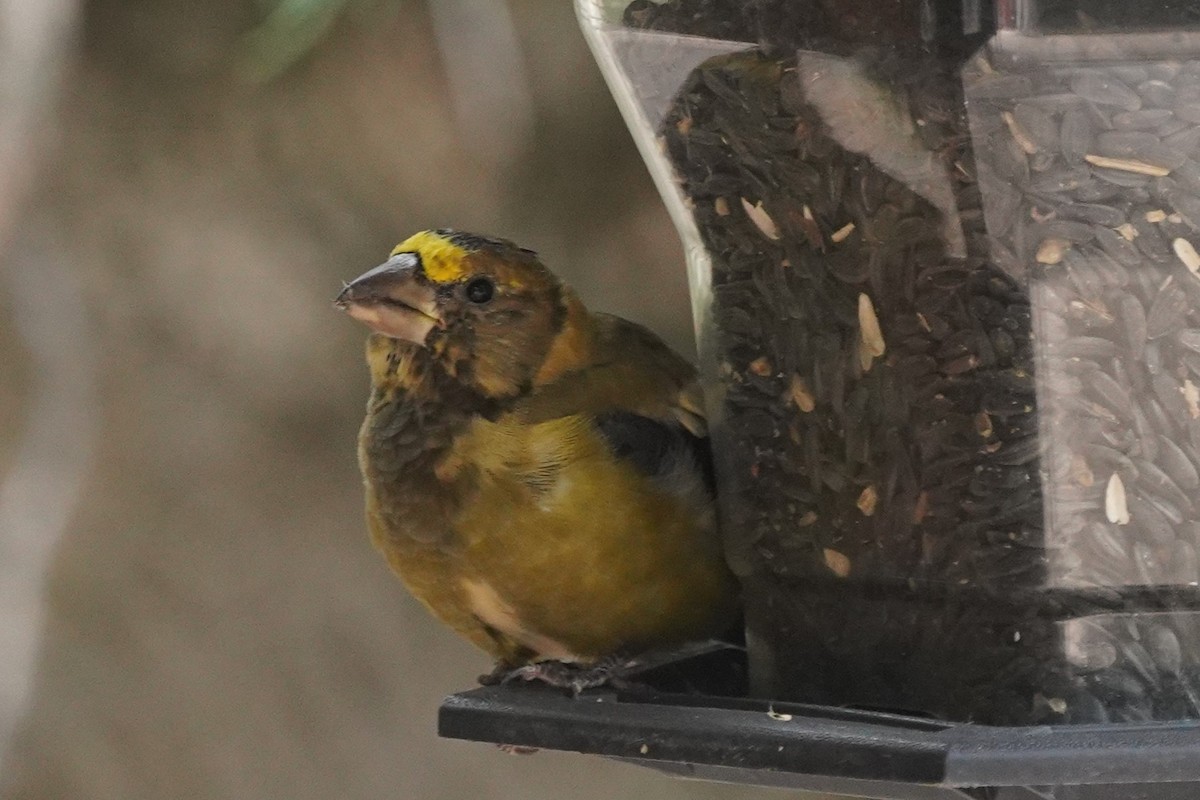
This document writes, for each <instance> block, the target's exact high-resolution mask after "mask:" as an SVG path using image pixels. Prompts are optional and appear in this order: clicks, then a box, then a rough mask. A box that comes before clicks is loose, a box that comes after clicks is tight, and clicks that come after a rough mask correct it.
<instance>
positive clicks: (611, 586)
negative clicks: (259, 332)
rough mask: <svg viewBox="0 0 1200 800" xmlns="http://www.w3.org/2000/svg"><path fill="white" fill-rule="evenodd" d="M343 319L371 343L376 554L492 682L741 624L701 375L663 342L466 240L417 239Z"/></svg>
mask: <svg viewBox="0 0 1200 800" xmlns="http://www.w3.org/2000/svg"><path fill="white" fill-rule="evenodd" d="M336 304H337V305H338V306H339V307H340V308H342V309H344V310H345V311H346V312H348V313H349V314H350V316H351V317H353V318H355V319H357V320H359V321H360V322H363V323H364V324H365V325H366V326H367V327H368V328H370V329H371V331H372V333H371V335H370V337H369V338H368V340H367V363H368V365H369V367H370V373H371V396H370V400H369V402H368V404H367V417H366V420H365V421H364V423H363V426H362V429H361V432H360V434H359V451H358V452H359V464H360V466H361V468H362V472H363V476H364V481H365V484H366V494H367V525H368V528H369V530H370V534H371V539H372V541H373V542H374V543H375V546H376V547H378V548H379V550H380V551H382V552H383V554H384V556H386V558H387V560H388V563H389V564H390V565H391V567H392V569H393V570H395V572H396V573H397V574H398V575H399V576H400V578H401V579H402V580H403V581H404V583H405V585H406V586H407V587H408V589H409V590H410V591H411V592H412V593H413V594H414V595H415V596H416V597H417V598H418V599H419V600H420V601H421V602H422V603H424V604H425V605H426V606H427V607H428V608H429V610H430V611H432V612H433V614H434V615H435V616H436V617H437V618H439V619H440V620H442V621H443V622H445V623H446V624H447V625H449V626H450V627H452V628H453V629H454V630H456V631H458V632H459V633H460V634H462V635H463V636H465V637H466V638H467V639H469V640H471V641H472V642H474V643H475V644H476V645H478V646H479V647H481V648H483V649H484V650H486V651H487V652H488V653H490V654H491V655H492V656H494V657H495V658H496V659H497V671H496V672H494V673H493V675H501V674H504V671H505V670H517V669H519V668H521V667H522V666H523V665H531V664H536V665H542V664H546V663H550V662H564V663H566V664H574V665H579V668H584V667H587V666H588V665H595V664H597V663H601V662H603V661H604V660H605V659H613V658H615V657H624V656H636V655H637V654H639V653H642V652H647V651H654V650H658V651H661V650H663V649H669V648H672V647H675V646H678V645H682V644H684V643H687V642H692V641H696V640H704V639H709V638H711V637H714V636H717V635H719V634H721V633H722V632H723V631H724V630H726V629H727V627H728V626H729V624H730V623H731V622H732V621H733V620H734V618H735V616H736V612H737V591H736V583H735V580H734V578H733V576H732V574H731V573H730V572H729V570H728V568H727V566H726V564H725V561H724V559H723V557H722V552H721V546H720V542H719V540H718V536H717V531H716V522H715V513H714V508H713V500H712V473H711V466H710V463H709V453H708V442H707V439H706V438H705V437H706V428H705V418H704V412H703V411H702V406H701V397H700V392H699V388H698V385H697V383H696V374H695V370H694V369H693V368H692V366H691V365H690V364H688V363H687V362H686V361H685V360H684V359H683V358H681V357H680V356H678V355H677V354H676V353H674V352H672V351H671V350H670V349H669V348H668V347H667V346H666V345H665V344H664V343H663V342H662V341H661V340H660V339H659V338H658V337H657V336H655V335H654V334H652V333H651V332H649V331H648V330H646V329H645V328H643V327H641V326H639V325H635V324H633V323H632V322H627V321H625V320H623V319H619V318H617V317H613V316H609V315H607V314H595V313H591V312H589V311H588V310H587V309H586V308H585V307H584V305H583V303H581V302H580V301H579V298H578V297H576V295H575V294H574V292H572V291H571V289H569V288H568V287H567V286H566V285H565V284H564V283H563V282H562V281H560V280H559V279H558V278H556V277H555V276H554V274H553V273H551V272H550V271H549V270H548V269H547V268H546V267H544V266H543V265H542V263H541V262H540V261H539V260H538V257H537V255H536V254H535V253H533V252H531V251H529V250H525V249H522V248H520V247H518V246H517V245H515V244H513V243H512V242H509V241H505V240H502V239H492V238H487V237H483V236H475V235H471V234H466V233H460V232H456V231H451V230H437V231H424V232H421V233H418V234H416V235H415V236H412V237H411V238H409V239H407V240H406V241H404V242H403V243H401V244H400V245H398V246H397V247H396V248H395V249H394V250H393V251H392V254H391V257H390V258H389V259H388V260H387V261H386V262H385V263H383V264H381V265H380V266H378V267H376V268H375V269H372V270H370V271H369V272H367V273H365V274H363V275H362V276H360V277H358V278H356V279H355V280H354V281H352V282H351V283H349V284H347V285H346V287H345V288H344V290H343V291H342V293H341V294H340V295H339V296H338V298H337V301H336ZM524 668H525V670H526V671H528V670H529V669H530V667H528V666H525V667H524ZM535 669H537V668H536V667H535ZM528 676H529V675H528V672H527V673H526V674H524V675H523V677H528ZM537 677H540V678H543V679H544V678H545V677H546V675H545V674H543V673H539V674H537ZM574 685H576V687H578V685H579V684H578V683H576V684H574Z"/></svg>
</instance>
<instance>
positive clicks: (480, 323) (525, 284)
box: [335, 230, 586, 400]
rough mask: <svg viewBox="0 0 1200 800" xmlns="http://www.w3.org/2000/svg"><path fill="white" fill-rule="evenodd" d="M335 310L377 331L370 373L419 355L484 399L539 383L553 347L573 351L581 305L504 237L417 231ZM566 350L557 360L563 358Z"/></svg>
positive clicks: (340, 299) (357, 283) (351, 285)
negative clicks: (402, 357) (409, 355)
mask: <svg viewBox="0 0 1200 800" xmlns="http://www.w3.org/2000/svg"><path fill="white" fill-rule="evenodd" d="M335 303H336V305H337V306H338V307H339V308H341V309H343V310H345V311H346V312H347V313H348V314H350V316H351V317H353V318H354V319H357V320H359V321H360V322H362V323H364V324H365V325H366V326H367V327H368V328H370V329H371V330H372V331H373V332H374V333H373V335H372V337H371V341H370V343H369V345H368V350H367V352H368V359H369V360H370V361H371V362H372V363H371V371H372V374H373V375H375V376H376V377H377V378H378V377H379V376H383V375H386V374H387V372H388V370H389V368H390V369H391V370H392V371H394V370H395V364H396V363H397V361H398V360H399V354H401V353H403V352H405V351H406V350H408V351H412V350H414V349H418V350H420V351H423V352H424V353H425V354H426V355H427V356H428V358H429V359H430V360H431V361H432V362H433V363H434V365H436V367H437V368H438V370H439V372H441V373H442V374H444V375H446V376H448V377H449V378H451V379H453V380H454V381H456V382H458V383H459V384H461V385H463V386H464V387H466V388H468V389H471V390H472V391H474V392H477V393H478V394H480V395H482V396H483V397H485V398H488V399H491V400H503V399H506V398H512V397H515V396H517V395H519V394H521V393H522V392H524V391H527V390H528V389H529V388H530V387H532V386H533V385H535V384H536V383H538V382H539V378H543V377H544V375H545V371H546V368H547V361H548V360H550V361H555V360H561V359H551V358H550V355H551V351H552V350H555V349H562V348H563V347H564V346H565V347H566V348H567V350H569V351H574V350H578V349H579V347H578V345H579V343H578V342H574V343H572V341H568V340H575V339H579V338H580V332H578V331H575V332H574V333H573V334H572V335H568V334H569V333H570V332H571V331H573V330H574V328H576V327H578V326H576V325H573V324H572V321H573V320H576V319H578V318H583V317H586V312H584V311H583V308H582V306H581V305H579V301H578V300H576V299H575V298H574V295H573V294H572V293H571V292H570V290H569V289H567V287H566V286H565V285H564V284H563V283H562V282H561V281H559V280H558V278H556V277H555V276H554V274H553V273H551V272H550V270H548V269H546V267H544V266H543V265H542V263H541V262H540V261H539V260H538V258H537V255H536V254H535V253H533V252H532V251H530V250H525V249H523V248H521V247H518V246H517V245H515V244H513V243H512V242H509V241H506V240H504V239H492V238H488V237H484V236H476V235H472V234H467V233H461V232H458V231H452V230H436V231H422V232H421V233H418V234H415V235H414V236H411V237H409V238H408V239H406V240H405V241H403V242H401V243H400V244H398V245H396V247H395V248H394V249H393V250H392V253H391V255H390V257H389V258H388V260H387V261H385V262H384V263H383V264H380V265H379V266H378V267H375V268H374V269H372V270H369V271H368V272H365V273H363V274H362V275H360V276H359V277H357V278H355V279H354V280H353V281H351V282H350V283H348V284H347V285H346V287H345V288H344V289H343V290H342V292H341V294H339V295H338V297H337V300H336V301H335ZM568 356H569V353H567V354H564V356H563V357H568Z"/></svg>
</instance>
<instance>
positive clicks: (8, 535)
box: [0, 0, 92, 756]
mask: <svg viewBox="0 0 1200 800" xmlns="http://www.w3.org/2000/svg"><path fill="white" fill-rule="evenodd" d="M78 10H79V9H78V6H77V4H76V2H74V0H0V289H4V290H7V292H6V294H8V296H9V300H10V302H11V303H12V305H11V308H8V309H6V312H7V314H8V316H9V319H10V320H11V322H12V323H13V324H15V326H16V328H17V333H18V335H19V336H20V338H21V340H22V342H23V344H24V345H25V346H26V347H27V348H28V350H29V352H30V355H31V356H32V358H33V361H34V363H35V374H36V375H37V376H38V378H37V381H38V385H37V386H36V387H35V389H34V393H33V397H32V398H31V402H30V403H29V405H28V408H29V413H28V418H27V420H26V423H27V425H26V429H25V431H24V432H23V433H24V435H23V438H22V441H21V444H20V446H19V448H18V450H17V455H16V459H15V462H14V463H13V464H12V466H11V469H10V470H9V471H8V473H7V474H6V475H5V476H3V477H4V480H2V481H0V653H2V654H3V658H2V659H0V756H3V754H4V751H5V750H6V749H7V746H8V743H9V740H10V738H11V736H12V733H13V731H14V729H15V727H16V724H17V721H18V719H19V718H20V716H21V714H22V713H23V712H24V710H25V707H26V704H27V703H28V700H29V695H30V691H31V686H32V683H33V669H34V664H35V662H36V659H37V652H38V647H39V642H40V640H41V630H42V584H43V581H44V578H45V573H46V568H47V566H48V564H49V561H50V557H51V553H52V552H53V548H54V547H55V545H56V544H57V541H58V538H59V536H60V535H61V534H62V531H63V528H64V527H65V525H66V520H67V518H68V516H69V515H70V513H71V511H72V509H73V508H74V505H75V501H76V499H77V498H78V494H79V492H78V490H79V486H80V483H81V482H82V476H83V474H84V471H85V465H86V463H87V460H88V455H87V454H88V453H89V452H90V443H91V440H92V439H91V432H92V430H91V427H90V425H89V424H81V425H76V424H75V423H76V422H79V420H80V419H82V418H83V417H86V418H87V419H88V420H90V419H91V417H90V412H89V410H88V409H83V410H82V411H80V408H79V406H78V405H77V404H78V403H90V402H91V396H90V392H91V390H92V381H91V373H90V372H89V371H88V367H89V364H88V363H84V364H79V363H77V362H76V361H75V360H74V359H75V358H84V357H86V355H90V348H88V346H87V343H88V342H90V341H91V337H90V335H89V332H88V331H86V330H85V329H84V328H85V322H84V321H83V320H84V318H83V316H82V314H81V313H80V305H81V302H76V301H77V300H78V299H79V294H80V293H78V292H76V291H74V290H75V289H76V288H77V285H76V283H75V282H74V276H73V275H72V274H71V273H70V270H69V269H67V268H65V267H63V266H62V265H61V264H57V263H29V262H28V260H22V259H20V258H16V257H14V255H13V253H12V252H11V247H10V245H11V242H12V238H13V237H12V235H11V234H12V232H13V230H14V228H15V223H16V221H17V218H18V216H19V214H20V209H21V204H22V201H23V200H24V198H25V196H26V194H27V192H28V190H29V186H30V184H31V182H32V178H33V176H34V174H35V173H36V170H37V168H38V165H39V163H40V160H41V157H42V156H44V155H45V153H44V152H43V151H44V150H45V149H46V148H45V145H46V144H47V142H48V141H52V137H48V136H46V135H45V133H46V132H47V129H46V124H45V123H46V120H47V117H48V116H49V113H50V110H51V108H52V104H53V101H54V99H55V97H56V95H57V90H58V88H59V81H60V78H61V77H62V74H63V71H64V70H63V68H64V65H65V63H66V60H67V54H68V52H69V44H70V42H71V38H72V35H73V33H74V30H75V22H76V19H77V15H78ZM47 281H49V282H50V283H47ZM47 286H53V287H54V291H53V292H51V293H47V291H46V287H47ZM64 336H66V337H67V338H66V339H65V340H64V338H63V337H64ZM75 339H78V340H79V341H78V342H77V341H75ZM81 343H82V344H83V345H84V349H85V351H87V353H86V354H82V353H81V354H76V353H75V352H74V351H75V349H76V347H77V345H79V344H81ZM50 349H52V350H53V353H48V350H50ZM64 355H65V356H66V358H63V357H62V356H64ZM89 363H90V362H89ZM77 368H82V369H84V373H83V374H75V373H74V372H73V370H75V369H77ZM63 370H66V373H64V372H63ZM77 412H78V413H77ZM79 414H82V415H83V417H80V416H79Z"/></svg>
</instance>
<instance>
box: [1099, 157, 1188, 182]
mask: <svg viewBox="0 0 1200 800" xmlns="http://www.w3.org/2000/svg"><path fill="white" fill-rule="evenodd" d="M1083 158H1084V160H1085V161H1087V162H1088V163H1089V164H1092V165H1094V166H1097V167H1103V168H1104V169H1115V170H1118V171H1120V172H1132V173H1134V174H1137V175H1149V176H1151V177H1156V178H1161V177H1165V176H1167V175H1170V174H1171V169H1170V168H1169V167H1163V166H1159V165H1158V164H1148V163H1146V162H1145V161H1137V160H1135V159H1132V158H1109V157H1108V156H1100V155H1096V154H1094V153H1088V154H1087V155H1085V156H1084V157H1083Z"/></svg>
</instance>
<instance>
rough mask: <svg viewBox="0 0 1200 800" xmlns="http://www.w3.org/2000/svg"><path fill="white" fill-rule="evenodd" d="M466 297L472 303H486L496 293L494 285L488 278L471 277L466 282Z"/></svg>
mask: <svg viewBox="0 0 1200 800" xmlns="http://www.w3.org/2000/svg"><path fill="white" fill-rule="evenodd" d="M466 291H467V299H468V300H470V301H471V302H472V303H480V304H482V303H486V302H487V301H488V300H491V299H492V295H493V294H495V293H496V286H495V285H494V284H493V283H492V281H491V279H490V278H472V279H471V282H470V283H468V284H467V290H466Z"/></svg>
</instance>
